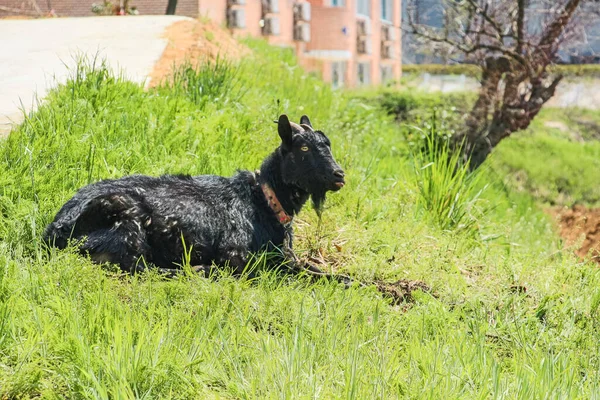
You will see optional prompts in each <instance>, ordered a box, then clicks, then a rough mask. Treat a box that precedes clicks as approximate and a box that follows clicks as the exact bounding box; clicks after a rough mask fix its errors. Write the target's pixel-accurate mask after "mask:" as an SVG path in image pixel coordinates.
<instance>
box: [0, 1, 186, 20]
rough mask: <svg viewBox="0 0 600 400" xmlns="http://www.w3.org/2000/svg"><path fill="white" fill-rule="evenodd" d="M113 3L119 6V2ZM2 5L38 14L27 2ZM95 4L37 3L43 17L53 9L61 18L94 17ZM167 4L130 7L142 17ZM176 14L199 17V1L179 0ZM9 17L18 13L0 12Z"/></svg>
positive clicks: (161, 11) (140, 3) (160, 11)
mask: <svg viewBox="0 0 600 400" xmlns="http://www.w3.org/2000/svg"><path fill="white" fill-rule="evenodd" d="M111 2H112V3H113V4H115V5H119V0H113V1H111ZM1 3H2V5H3V6H5V7H9V8H14V9H19V10H23V13H24V14H28V15H33V16H35V15H37V14H38V10H35V9H34V8H33V7H32V5H31V2H30V1H27V0H1ZM93 3H97V4H101V3H102V0H52V1H50V2H48V1H38V2H37V4H38V6H39V11H40V12H41V15H48V14H49V13H50V10H51V9H52V10H54V13H55V14H56V15H57V16H59V17H85V16H93V15H94V13H93V12H92V4H93ZM167 3H168V0H130V1H129V6H130V7H131V6H135V7H137V9H138V11H139V13H140V15H162V14H164V13H165V11H166V10H167ZM49 6H51V8H50V7H49ZM176 14H177V15H185V16H189V17H197V16H198V0H179V1H178V2H177V9H176ZM7 15H16V13H11V12H8V11H1V10H0V17H2V16H7Z"/></svg>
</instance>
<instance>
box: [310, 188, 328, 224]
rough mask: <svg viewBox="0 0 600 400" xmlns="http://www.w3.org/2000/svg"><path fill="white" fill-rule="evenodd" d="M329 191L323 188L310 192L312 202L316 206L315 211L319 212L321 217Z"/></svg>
mask: <svg viewBox="0 0 600 400" xmlns="http://www.w3.org/2000/svg"><path fill="white" fill-rule="evenodd" d="M326 193H327V191H325V190H323V191H316V192H315V191H313V192H312V193H311V194H310V198H311V200H312V204H313V207H314V208H315V211H316V212H317V215H318V216H319V218H321V213H322V212H323V205H324V204H325V194H326Z"/></svg>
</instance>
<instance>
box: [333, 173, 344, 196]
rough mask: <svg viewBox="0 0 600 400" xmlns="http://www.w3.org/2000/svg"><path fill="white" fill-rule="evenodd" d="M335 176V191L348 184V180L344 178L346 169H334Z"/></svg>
mask: <svg viewBox="0 0 600 400" xmlns="http://www.w3.org/2000/svg"><path fill="white" fill-rule="evenodd" d="M333 176H334V183H333V186H334V188H333V189H332V190H333V191H334V192H335V191H338V190H340V189H341V188H343V187H344V185H345V184H346V181H345V180H344V171H343V170H341V169H337V170H335V171H333Z"/></svg>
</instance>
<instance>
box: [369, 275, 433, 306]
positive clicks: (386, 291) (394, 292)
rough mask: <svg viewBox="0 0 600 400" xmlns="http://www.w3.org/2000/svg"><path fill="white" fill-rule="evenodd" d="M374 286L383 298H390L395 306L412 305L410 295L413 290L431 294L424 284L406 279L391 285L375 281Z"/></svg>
mask: <svg viewBox="0 0 600 400" xmlns="http://www.w3.org/2000/svg"><path fill="white" fill-rule="evenodd" d="M375 286H376V287H377V290H379V291H380V292H381V293H383V295H384V296H387V297H390V298H391V299H392V300H393V303H394V304H395V305H397V304H400V303H403V302H406V303H412V302H413V301H414V299H413V296H412V294H413V292H414V291H415V290H421V291H423V292H426V293H431V288H430V287H429V286H427V284H426V283H425V282H422V281H411V280H408V279H400V280H398V281H396V282H391V283H390V282H383V281H377V282H375Z"/></svg>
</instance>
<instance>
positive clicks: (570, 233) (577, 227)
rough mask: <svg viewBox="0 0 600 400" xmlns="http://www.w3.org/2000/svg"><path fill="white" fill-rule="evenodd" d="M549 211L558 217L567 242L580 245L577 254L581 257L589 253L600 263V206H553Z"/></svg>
mask: <svg viewBox="0 0 600 400" xmlns="http://www.w3.org/2000/svg"><path fill="white" fill-rule="evenodd" d="M548 212H549V213H550V214H551V215H552V216H554V217H555V218H556V221H557V223H558V225H559V228H560V236H561V237H562V238H563V239H564V240H565V244H566V245H567V246H573V245H577V246H578V249H577V250H576V251H575V254H577V255H578V256H579V257H581V258H584V257H586V256H588V255H589V256H590V257H591V258H592V260H594V261H596V262H598V263H600V208H586V207H585V206H581V205H575V206H573V207H572V208H552V209H550V210H548Z"/></svg>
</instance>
